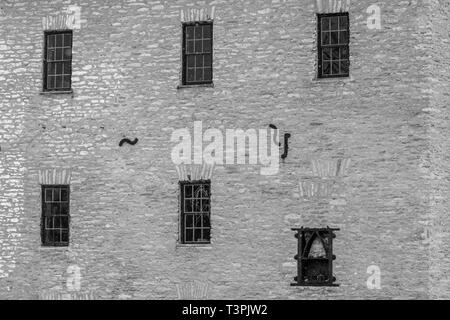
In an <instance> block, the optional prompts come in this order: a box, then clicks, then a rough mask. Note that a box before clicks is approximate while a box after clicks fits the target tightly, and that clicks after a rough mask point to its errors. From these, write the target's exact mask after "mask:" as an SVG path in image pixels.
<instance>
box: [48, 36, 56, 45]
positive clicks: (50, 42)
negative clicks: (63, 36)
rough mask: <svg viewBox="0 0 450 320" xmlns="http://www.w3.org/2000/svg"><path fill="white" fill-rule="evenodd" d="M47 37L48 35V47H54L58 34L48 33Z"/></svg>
mask: <svg viewBox="0 0 450 320" xmlns="http://www.w3.org/2000/svg"><path fill="white" fill-rule="evenodd" d="M47 37H48V47H49V48H54V47H55V44H56V35H54V34H51V35H48V36H47Z"/></svg>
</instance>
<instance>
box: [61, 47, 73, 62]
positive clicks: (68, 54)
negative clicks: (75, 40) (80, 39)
mask: <svg viewBox="0 0 450 320" xmlns="http://www.w3.org/2000/svg"><path fill="white" fill-rule="evenodd" d="M63 58H64V59H65V60H70V59H72V48H65V49H64V57H63Z"/></svg>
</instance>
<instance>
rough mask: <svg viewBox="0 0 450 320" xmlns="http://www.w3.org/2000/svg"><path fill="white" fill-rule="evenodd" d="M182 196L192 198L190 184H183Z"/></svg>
mask: <svg viewBox="0 0 450 320" xmlns="http://www.w3.org/2000/svg"><path fill="white" fill-rule="evenodd" d="M184 197H185V198H192V186H184Z"/></svg>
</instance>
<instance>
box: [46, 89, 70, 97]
mask: <svg viewBox="0 0 450 320" xmlns="http://www.w3.org/2000/svg"><path fill="white" fill-rule="evenodd" d="M39 94H40V95H44V96H47V95H54V94H73V90H68V91H41V92H39Z"/></svg>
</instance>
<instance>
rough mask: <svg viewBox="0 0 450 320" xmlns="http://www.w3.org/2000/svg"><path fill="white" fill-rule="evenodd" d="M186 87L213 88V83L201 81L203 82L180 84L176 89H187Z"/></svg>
mask: <svg viewBox="0 0 450 320" xmlns="http://www.w3.org/2000/svg"><path fill="white" fill-rule="evenodd" d="M188 88H214V83H213V82H211V83H203V84H180V85H178V87H177V89H188Z"/></svg>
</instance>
